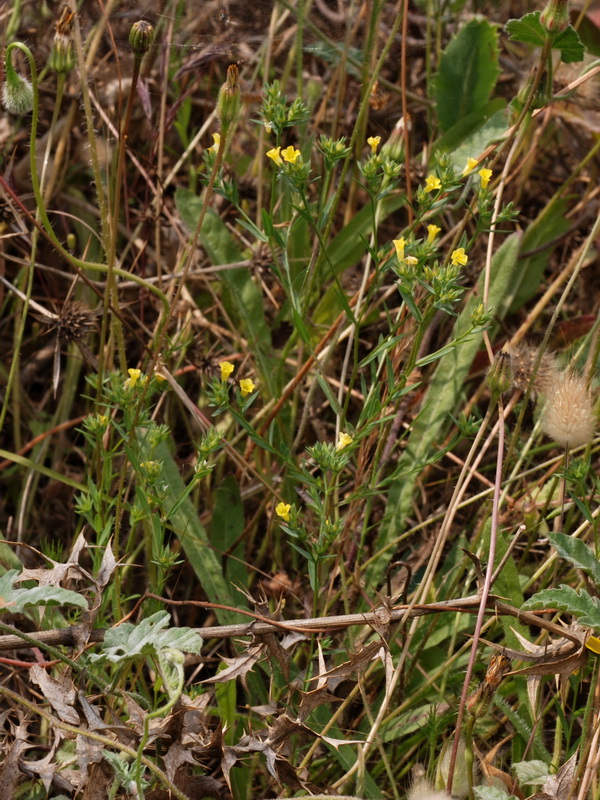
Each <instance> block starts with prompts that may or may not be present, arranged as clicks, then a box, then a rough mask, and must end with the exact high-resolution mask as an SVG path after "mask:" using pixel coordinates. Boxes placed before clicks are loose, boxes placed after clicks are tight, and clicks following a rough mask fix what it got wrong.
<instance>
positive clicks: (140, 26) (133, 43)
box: [129, 19, 154, 56]
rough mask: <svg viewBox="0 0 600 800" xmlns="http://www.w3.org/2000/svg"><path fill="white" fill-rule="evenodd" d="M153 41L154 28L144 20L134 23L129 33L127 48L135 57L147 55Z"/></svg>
mask: <svg viewBox="0 0 600 800" xmlns="http://www.w3.org/2000/svg"><path fill="white" fill-rule="evenodd" d="M153 41H154V28H153V27H152V25H151V24H150V23H149V22H147V21H146V20H145V19H138V21H137V22H134V23H133V25H132V26H131V30H130V31H129V46H130V47H131V49H132V50H133V52H134V53H135V54H136V56H143V55H144V53H147V52H148V50H150V47H151V46H152V42H153Z"/></svg>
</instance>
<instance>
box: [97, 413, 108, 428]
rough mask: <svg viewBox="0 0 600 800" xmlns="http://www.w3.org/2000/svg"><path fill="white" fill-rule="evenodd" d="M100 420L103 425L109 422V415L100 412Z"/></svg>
mask: <svg viewBox="0 0 600 800" xmlns="http://www.w3.org/2000/svg"><path fill="white" fill-rule="evenodd" d="M98 421H99V422H101V423H102V424H103V425H106V423H107V422H108V417H107V416H106V414H98Z"/></svg>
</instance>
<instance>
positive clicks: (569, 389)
mask: <svg viewBox="0 0 600 800" xmlns="http://www.w3.org/2000/svg"><path fill="white" fill-rule="evenodd" d="M542 428H543V431H544V433H545V434H546V435H547V436H549V437H550V438H551V439H554V441H555V442H556V443H557V444H560V445H561V446H562V447H568V448H572V447H579V446H580V445H582V444H587V443H588V442H591V440H592V439H593V438H594V431H595V429H596V415H595V413H594V403H593V399H592V396H591V394H590V393H589V391H588V388H587V385H586V382H585V379H584V378H582V377H581V375H577V373H575V372H571V371H569V370H566V371H565V372H561V373H559V374H558V375H557V376H556V380H555V381H554V383H553V385H552V386H551V387H550V389H549V390H548V391H547V392H546V405H545V406H544V409H543V411H542Z"/></svg>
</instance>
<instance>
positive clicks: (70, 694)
mask: <svg viewBox="0 0 600 800" xmlns="http://www.w3.org/2000/svg"><path fill="white" fill-rule="evenodd" d="M29 679H30V680H31V681H32V682H33V683H37V685H38V686H39V687H40V689H41V690H42V694H43V695H44V697H45V698H46V700H48V702H49V703H50V705H51V706H52V708H53V709H54V710H55V711H56V713H57V714H58V716H59V718H60V719H61V720H62V721H63V722H68V723H69V724H70V725H79V714H78V713H77V712H76V711H75V709H74V708H73V704H74V702H75V696H76V694H75V687H74V686H73V682H72V680H71V670H70V669H69V670H66V671H65V672H63V673H62V674H61V675H60V676H59V678H52V677H51V676H50V675H48V673H47V672H46V670H45V669H43V668H42V667H40V666H39V665H38V664H33V666H31V667H30V668H29Z"/></svg>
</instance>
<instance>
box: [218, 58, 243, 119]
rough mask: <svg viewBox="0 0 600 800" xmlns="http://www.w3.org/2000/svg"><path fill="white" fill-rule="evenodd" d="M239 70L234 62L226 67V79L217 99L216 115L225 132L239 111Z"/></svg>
mask: <svg viewBox="0 0 600 800" xmlns="http://www.w3.org/2000/svg"><path fill="white" fill-rule="evenodd" d="M238 78H239V70H238V68H237V65H236V64H231V65H230V66H229V67H228V68H227V80H226V81H225V83H224V84H223V86H221V89H220V91H219V99H218V100H217V117H218V118H219V121H220V123H221V128H222V130H223V131H224V132H225V133H227V130H228V129H229V126H230V125H231V123H232V122H234V121H235V119H236V117H237V115H238V114H239V111H240V83H239V80H238Z"/></svg>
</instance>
